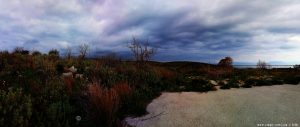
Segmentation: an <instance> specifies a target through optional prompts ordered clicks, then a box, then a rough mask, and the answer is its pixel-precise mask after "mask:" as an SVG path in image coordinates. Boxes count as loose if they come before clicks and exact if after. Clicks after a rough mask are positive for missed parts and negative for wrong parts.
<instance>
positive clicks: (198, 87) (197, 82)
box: [187, 79, 216, 92]
mask: <svg viewBox="0 0 300 127" xmlns="http://www.w3.org/2000/svg"><path fill="white" fill-rule="evenodd" d="M187 90H188V91H199V92H207V91H212V90H216V87H215V86H214V85H213V84H211V83H210V82H209V81H207V80H205V79H191V81H190V82H189V83H188V86H187Z"/></svg>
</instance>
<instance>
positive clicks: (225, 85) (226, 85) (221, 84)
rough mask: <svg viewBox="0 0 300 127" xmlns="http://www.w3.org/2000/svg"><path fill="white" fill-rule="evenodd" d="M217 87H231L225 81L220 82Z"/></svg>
mask: <svg viewBox="0 0 300 127" xmlns="http://www.w3.org/2000/svg"><path fill="white" fill-rule="evenodd" d="M219 85H220V86H221V87H220V89H230V88H231V86H230V84H229V83H226V82H225V81H220V82H219Z"/></svg>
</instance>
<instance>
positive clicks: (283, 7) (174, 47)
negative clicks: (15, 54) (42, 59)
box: [0, 0, 300, 64]
mask: <svg viewBox="0 0 300 127" xmlns="http://www.w3.org/2000/svg"><path fill="white" fill-rule="evenodd" d="M0 3H1V4H0V24H1V25H0V50H9V51H11V50H13V49H14V48H15V47H24V48H25V49H28V50H39V51H42V52H47V51H49V50H50V49H58V50H60V51H61V53H63V52H64V51H65V49H66V48H67V47H71V48H72V49H73V52H74V53H75V52H76V51H77V49H78V46H79V45H81V44H88V45H89V47H90V50H89V55H90V56H99V55H103V54H106V53H112V52H115V53H117V54H120V55H123V56H130V50H129V48H128V44H129V43H130V42H131V40H132V37H133V36H134V37H136V38H137V39H139V41H141V42H144V40H147V39H148V40H149V45H150V46H152V47H155V48H158V50H157V53H156V55H155V56H154V58H153V60H157V61H201V62H209V63H216V62H218V61H219V60H220V59H222V58H224V57H226V56H230V57H232V58H233V60H234V62H235V63H237V64H243V63H256V62H257V61H258V60H263V61H266V62H268V63H271V64H299V63H300V59H299V58H300V1H299V0H0Z"/></svg>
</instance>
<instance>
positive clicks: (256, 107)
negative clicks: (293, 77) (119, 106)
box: [125, 85, 300, 127]
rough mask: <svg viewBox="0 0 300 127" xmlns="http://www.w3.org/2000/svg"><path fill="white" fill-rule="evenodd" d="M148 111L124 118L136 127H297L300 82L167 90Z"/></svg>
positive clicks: (151, 104)
mask: <svg viewBox="0 0 300 127" xmlns="http://www.w3.org/2000/svg"><path fill="white" fill-rule="evenodd" d="M147 111H148V112H149V114H147V115H145V116H143V117H139V118H130V117H128V118H126V119H125V120H126V121H127V123H129V124H130V125H132V126H137V127H256V126H258V125H257V124H273V125H271V126H279V125H280V126H285V124H287V126H292V125H291V124H293V126H296V125H297V124H298V127H300V85H277V86H262V87H254V88H240V89H230V90H218V91H212V92H207V93H197V92H181V93H168V92H166V93H163V94H162V95H161V96H160V97H158V98H156V99H154V100H153V101H152V102H151V103H150V104H149V105H148V107H147ZM275 124H277V125H275Z"/></svg>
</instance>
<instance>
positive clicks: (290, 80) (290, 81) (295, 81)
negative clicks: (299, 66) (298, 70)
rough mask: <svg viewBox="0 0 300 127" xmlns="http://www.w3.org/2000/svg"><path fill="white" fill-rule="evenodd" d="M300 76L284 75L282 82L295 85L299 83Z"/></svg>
mask: <svg viewBox="0 0 300 127" xmlns="http://www.w3.org/2000/svg"><path fill="white" fill-rule="evenodd" d="M299 81H300V77H299V76H287V77H284V83H287V84H292V85H297V84H299Z"/></svg>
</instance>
